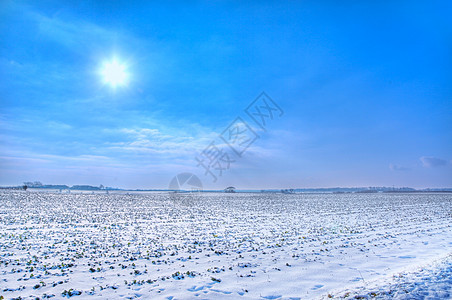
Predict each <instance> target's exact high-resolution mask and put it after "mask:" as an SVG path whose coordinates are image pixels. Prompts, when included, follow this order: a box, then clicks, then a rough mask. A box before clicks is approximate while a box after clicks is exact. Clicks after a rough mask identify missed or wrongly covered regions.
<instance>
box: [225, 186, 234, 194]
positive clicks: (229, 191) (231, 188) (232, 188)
mask: <svg viewBox="0 0 452 300" xmlns="http://www.w3.org/2000/svg"><path fill="white" fill-rule="evenodd" d="M224 192H225V193H235V187H233V186H228V187H227V188H225V189H224Z"/></svg>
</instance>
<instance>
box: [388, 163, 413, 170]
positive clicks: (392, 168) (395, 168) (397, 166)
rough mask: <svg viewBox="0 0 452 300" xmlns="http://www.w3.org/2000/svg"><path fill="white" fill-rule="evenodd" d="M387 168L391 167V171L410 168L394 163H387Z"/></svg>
mask: <svg viewBox="0 0 452 300" xmlns="http://www.w3.org/2000/svg"><path fill="white" fill-rule="evenodd" d="M389 169H391V171H409V170H410V168H407V167H404V166H400V165H396V164H389Z"/></svg>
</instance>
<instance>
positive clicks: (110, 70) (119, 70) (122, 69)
mask: <svg viewBox="0 0 452 300" xmlns="http://www.w3.org/2000/svg"><path fill="white" fill-rule="evenodd" d="M101 75H102V79H103V82H104V83H105V84H109V85H110V86H111V87H113V88H116V87H118V86H124V85H126V84H127V82H128V80H129V74H128V73H127V68H126V65H124V64H121V63H120V62H119V61H118V60H117V59H116V58H114V59H112V60H111V61H108V62H105V63H104V64H103V66H102V69H101Z"/></svg>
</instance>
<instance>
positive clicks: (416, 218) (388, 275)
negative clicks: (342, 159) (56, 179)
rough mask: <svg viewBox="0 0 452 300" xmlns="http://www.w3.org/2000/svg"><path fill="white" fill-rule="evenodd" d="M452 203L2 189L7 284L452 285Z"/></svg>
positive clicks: (264, 290) (96, 293)
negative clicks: (451, 280) (421, 267)
mask: <svg viewBox="0 0 452 300" xmlns="http://www.w3.org/2000/svg"><path fill="white" fill-rule="evenodd" d="M451 210H452V195H451V194H330V195H319V194H316V195H314V194H310V195H309V194H303V195H299V194H297V195H282V194H211V193H205V194H200V195H196V196H195V197H191V196H187V195H177V196H174V195H169V194H164V193H160V194H159V193H150V194H131V195H126V194H109V195H107V194H93V195H91V194H57V193H39V192H23V191H15V192H14V191H0V295H1V296H3V297H4V298H5V299H10V298H14V297H22V298H23V299H25V298H31V297H33V299H34V298H36V297H40V298H46V297H52V298H53V299H56V298H62V297H74V298H75V299H84V298H102V299H117V298H130V299H132V298H138V297H141V298H143V299H148V298H150V299H223V298H227V299H279V298H283V299H312V298H322V297H323V298H328V295H329V296H332V297H335V298H337V297H341V296H342V297H345V296H349V297H352V296H353V297H354V296H363V297H369V298H370V297H374V296H377V297H383V298H385V297H386V298H387V297H392V296H394V295H396V297H403V295H402V294H401V293H398V294H395V292H392V293H391V291H395V290H397V291H399V290H400V289H398V287H401V289H406V290H410V291H411V293H412V295H418V294H414V293H415V292H418V291H421V290H422V291H424V292H425V291H426V290H427V292H428V291H431V290H432V289H435V286H440V285H442V284H443V285H446V286H450V273H451V272H450V258H447V256H448V255H449V254H450V253H451V252H452V228H451V223H452V222H451V221H452V211H451ZM445 257H446V258H445ZM435 261H436V262H435ZM438 261H439V263H438ZM432 263H433V264H432ZM419 266H429V267H426V268H425V269H423V270H420V269H419V268H418V267H419ZM410 272H411V273H410ZM397 274H398V275H397ZM393 275H396V277H394V276H393ZM400 275H402V277H400ZM397 276H398V278H397ZM444 278H446V279H444ZM443 279H444V280H443ZM447 280H449V281H447ZM417 283H419V284H417ZM419 285H423V286H424V287H425V288H423V289H419V288H417V287H418V286H419ZM377 292H378V294H377ZM385 292H387V293H386V294H385ZM346 293H349V294H348V295H347V294H346ZM372 293H375V295H374V294H372ZM433 293H434V292H432V294H427V295H426V294H419V295H420V296H419V297H420V298H419V299H422V298H424V296H428V297H435V296H433V295H434V294H433ZM405 294H406V293H405ZM447 295H450V290H449V292H448V291H447V290H445V291H443V290H440V291H439V292H438V294H437V296H438V297H440V298H441V297H445V298H447V297H448V296H447ZM415 297H418V296H415Z"/></svg>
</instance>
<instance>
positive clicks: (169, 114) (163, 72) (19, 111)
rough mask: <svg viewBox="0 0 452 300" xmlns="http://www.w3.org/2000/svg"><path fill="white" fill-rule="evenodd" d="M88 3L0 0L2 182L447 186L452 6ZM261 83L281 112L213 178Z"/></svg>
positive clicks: (451, 137) (451, 139)
mask: <svg viewBox="0 0 452 300" xmlns="http://www.w3.org/2000/svg"><path fill="white" fill-rule="evenodd" d="M80 2H81V1H73V3H72V4H68V3H66V4H62V2H61V1H55V2H47V1H29V2H27V1H2V2H1V3H0V36H1V38H0V103H1V107H0V184H1V185H16V184H20V183H22V182H23V181H34V180H40V181H42V182H44V183H62V184H69V185H72V184H93V185H99V184H104V185H107V186H115V187H123V188H166V187H167V186H168V184H169V182H170V180H171V178H172V177H173V176H174V175H176V174H178V173H180V172H193V173H195V174H197V175H198V176H199V178H200V179H201V180H202V181H203V184H204V187H206V188H223V187H225V186H229V185H234V186H236V187H239V188H281V187H292V188H297V187H332V186H393V185H395V186H412V187H419V188H421V187H451V186H452V19H451V17H450V16H451V12H452V2H451V1H372V2H374V3H366V1H337V3H336V2H334V1H303V2H301V1H300V2H299V3H296V2H284V3H281V2H279V1H256V2H251V1H244V2H238V1H237V2H236V1H233V2H229V3H227V2H221V1H213V2H212V1H210V2H191V4H186V3H183V2H169V3H167V4H157V3H154V4H150V3H147V4H145V3H144V2H143V3H140V2H139V1H119V2H117V3H109V2H107V1H84V2H83V3H80ZM129 2H133V3H132V4H131V3H129ZM359 2H360V3H359ZM368 2H370V1H368ZM112 57H117V58H118V60H120V61H121V62H122V63H124V64H126V65H127V69H128V72H129V73H130V81H129V82H128V84H127V86H124V87H118V88H116V89H112V88H111V87H110V86H108V85H105V84H104V83H103V82H102V78H101V76H100V75H99V69H100V67H101V65H102V63H103V62H105V61H108V60H110V59H111V58H112ZM262 91H265V92H266V93H267V94H268V95H269V96H270V97H272V98H273V99H274V101H275V102H277V103H278V105H279V106H280V107H281V108H282V109H283V110H284V115H283V116H282V117H280V118H277V119H275V120H273V121H272V122H271V124H269V125H268V128H267V131H266V132H264V131H262V130H258V129H257V128H256V127H253V128H254V129H255V130H256V132H257V133H258V134H259V136H260V138H259V139H258V140H257V141H256V142H255V143H254V144H253V145H252V146H251V147H250V148H249V149H248V150H247V151H246V153H245V154H244V155H243V157H241V158H237V160H236V162H234V163H233V164H231V166H230V169H229V170H227V171H225V173H223V175H222V176H221V177H220V178H219V179H218V181H217V182H215V183H213V182H212V180H211V178H210V177H209V176H204V173H203V169H201V168H200V167H197V166H196V161H195V159H194V158H195V156H196V155H197V153H199V152H200V151H202V150H203V149H204V148H205V147H206V146H208V144H209V143H210V142H211V141H212V140H214V139H215V138H216V136H217V135H218V134H220V133H221V132H222V131H223V130H224V129H225V128H226V127H227V126H228V125H229V124H230V123H231V122H232V121H233V120H234V119H235V118H236V117H238V116H241V117H242V118H243V119H244V120H245V121H246V122H250V123H249V124H250V125H251V126H252V123H251V121H249V119H246V114H244V109H245V108H246V107H247V106H248V104H249V103H250V102H251V101H253V100H254V99H255V98H256V97H257V96H258V95H259V94H260V93H261V92H262Z"/></svg>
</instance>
